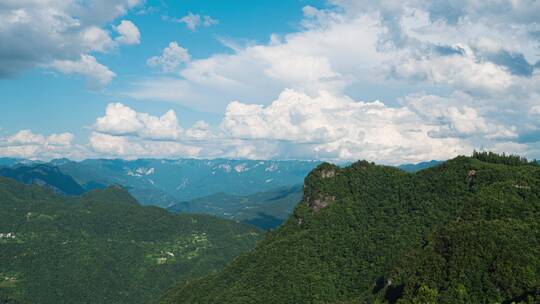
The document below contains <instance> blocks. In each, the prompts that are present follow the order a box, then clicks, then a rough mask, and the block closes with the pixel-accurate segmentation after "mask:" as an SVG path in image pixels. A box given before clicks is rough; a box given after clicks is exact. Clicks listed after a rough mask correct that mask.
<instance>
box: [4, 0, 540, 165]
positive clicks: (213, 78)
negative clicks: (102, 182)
mask: <svg viewBox="0 0 540 304" xmlns="http://www.w3.org/2000/svg"><path fill="white" fill-rule="evenodd" d="M539 118H540V2H539V1H534V0H484V1H478V0H448V1H422V0H406V1H393V0H388V1H377V2H375V1H367V0H366V1H365V0H326V1H325V0H318V1H316V0H313V1H311V0H273V1H263V0H260V1H246V0H243V1H241V0H229V1H221V0H206V1H200V0H184V1H167V0H146V1H144V0H0V156H7V157H21V158H29V159H43V160H49V159H53V158H60V157H67V158H71V159H77V160H79V159H85V158H124V159H135V158H217V157H225V158H238V159H318V160H329V161H334V162H344V161H354V160H357V159H367V160H370V161H375V162H378V163H385V164H399V163H411V162H420V161H427V160H432V159H436V160H444V159H448V158H452V157H454V156H457V155H460V154H470V153H471V152H472V151H473V150H475V149H476V150H491V151H495V152H505V153H514V154H520V155H523V156H526V157H529V158H540V144H539V140H540V121H539Z"/></svg>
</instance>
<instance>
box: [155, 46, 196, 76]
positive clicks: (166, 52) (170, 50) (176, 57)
mask: <svg viewBox="0 0 540 304" xmlns="http://www.w3.org/2000/svg"><path fill="white" fill-rule="evenodd" d="M190 60H191V56H190V55H189V52H188V50H187V49H185V48H183V47H181V46H179V45H178V43H177V42H176V41H172V42H170V43H169V46H167V47H166V48H164V49H163V51H162V53H161V55H160V56H154V57H150V58H149V59H148V60H147V61H146V64H148V65H149V66H150V67H154V68H160V69H161V70H162V71H163V72H168V73H170V72H175V71H177V70H178V68H179V67H180V65H182V64H184V63H187V62H189V61H190Z"/></svg>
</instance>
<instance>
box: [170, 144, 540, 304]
mask: <svg viewBox="0 0 540 304" xmlns="http://www.w3.org/2000/svg"><path fill="white" fill-rule="evenodd" d="M161 303H198V304H202V303H335V304H338V303H341V304H345V303H540V167H539V166H538V165H537V164H536V162H529V161H527V160H525V159H523V158H520V157H515V156H506V155H497V154H494V153H477V152H475V153H474V155H473V156H472V157H463V156H460V157H457V158H455V159H452V160H449V161H447V162H444V163H441V164H439V165H438V166H435V167H432V168H429V169H425V170H422V171H419V172H416V173H407V172H404V171H402V170H399V169H397V168H392V167H386V166H378V165H375V164H373V163H369V162H366V161H359V162H356V163H354V164H352V165H350V166H348V167H345V168H340V167H337V166H334V165H331V164H327V163H324V164H321V165H320V166H318V167H317V168H316V169H315V170H314V171H312V172H311V173H310V174H309V176H308V177H307V178H306V181H305V185H304V196H303V198H302V201H301V202H300V204H299V205H298V206H297V207H296V209H295V210H294V214H293V215H292V216H291V217H290V218H289V219H288V220H287V222H285V223H284V225H282V226H281V227H280V228H279V229H277V230H275V231H272V232H270V233H269V234H268V235H267V237H266V239H265V240H264V241H262V242H260V243H259V244H258V245H257V247H256V248H255V249H254V250H252V251H250V252H248V253H245V254H243V255H241V256H240V257H239V258H237V259H235V260H234V261H233V262H232V263H231V264H229V265H228V266H227V267H226V268H225V269H224V271H222V272H220V273H217V274H212V275H209V276H207V277H205V278H202V279H201V278H199V279H192V280H187V281H185V282H182V283H180V284H179V285H177V286H176V287H175V288H173V289H171V290H169V291H168V292H167V293H166V294H165V295H164V296H163V297H162V299H161Z"/></svg>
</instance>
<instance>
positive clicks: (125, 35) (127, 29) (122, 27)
mask: <svg viewBox="0 0 540 304" xmlns="http://www.w3.org/2000/svg"><path fill="white" fill-rule="evenodd" d="M115 30H116V31H117V32H118V35H119V36H118V37H116V39H115V40H116V41H117V42H118V43H121V44H139V43H141V33H140V32H139V28H137V26H136V25H135V24H133V22H131V21H129V20H122V21H121V22H120V24H119V25H118V26H116V27H115Z"/></svg>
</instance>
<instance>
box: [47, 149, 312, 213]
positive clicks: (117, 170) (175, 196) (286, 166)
mask: <svg viewBox="0 0 540 304" xmlns="http://www.w3.org/2000/svg"><path fill="white" fill-rule="evenodd" d="M51 164H52V165H55V166H57V167H58V168H59V169H60V171H62V172H63V173H65V174H68V175H70V176H72V177H73V178H74V179H75V180H76V181H77V182H78V183H79V184H81V185H83V186H85V185H89V184H98V185H101V184H105V185H111V184H119V185H123V186H126V187H127V188H128V189H129V191H130V193H131V194H132V195H133V196H135V198H137V200H138V201H139V202H141V204H144V205H156V206H160V207H169V206H171V205H174V204H176V203H178V202H185V201H191V200H193V199H196V198H201V197H205V196H208V195H213V194H216V193H226V194H230V195H240V196H245V195H250V194H254V193H257V192H263V191H269V190H273V189H276V188H280V187H290V186H293V185H296V184H301V183H302V182H303V181H304V177H305V176H306V175H307V174H308V173H309V171H311V170H312V169H313V168H315V167H316V166H317V165H318V164H319V163H318V162H312V161H253V160H227V159H213V160H197V159H178V160H165V159H139V160H133V161H126V160H119V159H115V160H106V159H93V160H92V159H91V160H84V161H81V162H74V161H68V160H64V159H62V160H55V161H52V162H51Z"/></svg>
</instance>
